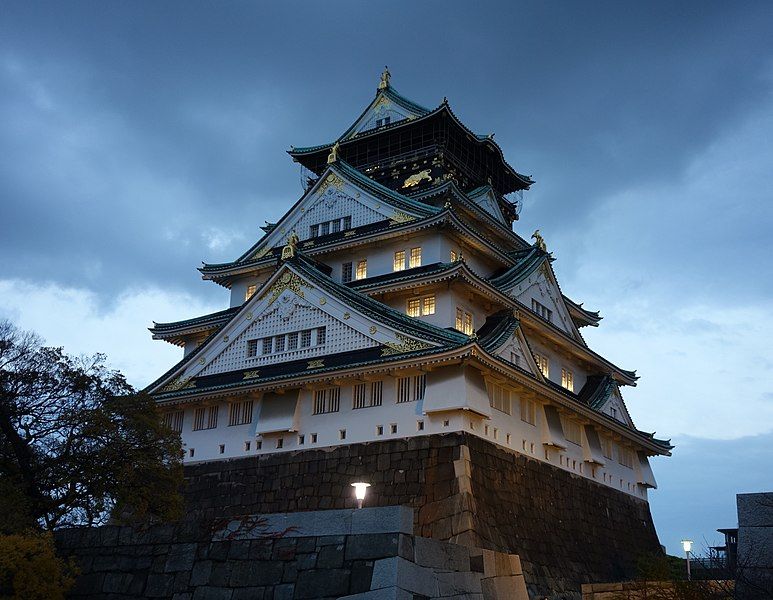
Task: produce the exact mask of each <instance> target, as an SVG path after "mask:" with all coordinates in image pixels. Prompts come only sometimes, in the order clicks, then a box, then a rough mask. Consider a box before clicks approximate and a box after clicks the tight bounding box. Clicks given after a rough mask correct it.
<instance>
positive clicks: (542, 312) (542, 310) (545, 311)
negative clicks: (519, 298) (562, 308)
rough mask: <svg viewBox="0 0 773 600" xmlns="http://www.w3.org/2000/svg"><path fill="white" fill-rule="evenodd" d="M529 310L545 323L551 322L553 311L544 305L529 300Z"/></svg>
mask: <svg viewBox="0 0 773 600" xmlns="http://www.w3.org/2000/svg"><path fill="white" fill-rule="evenodd" d="M531 309H532V310H533V311H534V312H535V313H537V314H538V315H539V316H540V317H542V318H543V319H545V320H546V321H552V320H553V311H552V310H550V309H549V308H548V307H547V306H545V305H544V304H540V303H539V302H537V301H536V300H535V299H534V298H532V299H531Z"/></svg>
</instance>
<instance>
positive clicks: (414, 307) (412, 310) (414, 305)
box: [407, 298, 421, 317]
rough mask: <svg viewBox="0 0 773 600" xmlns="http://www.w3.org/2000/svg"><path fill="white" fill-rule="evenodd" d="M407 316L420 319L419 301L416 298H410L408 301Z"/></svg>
mask: <svg viewBox="0 0 773 600" xmlns="http://www.w3.org/2000/svg"><path fill="white" fill-rule="evenodd" d="M407 312H408V316H409V317H420V316H421V300H419V299H418V298H411V299H410V300H408V311H407Z"/></svg>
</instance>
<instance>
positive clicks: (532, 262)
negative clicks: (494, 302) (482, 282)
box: [489, 246, 550, 292]
mask: <svg viewBox="0 0 773 600" xmlns="http://www.w3.org/2000/svg"><path fill="white" fill-rule="evenodd" d="M513 258H515V259H516V260H517V261H518V262H517V263H516V264H515V265H513V266H512V267H510V268H509V269H507V270H506V271H505V272H504V273H501V274H500V275H497V276H495V277H490V278H489V283H491V285H493V286H494V287H496V288H499V289H501V290H502V291H504V292H507V291H509V290H511V289H512V288H513V287H515V286H516V285H518V284H519V283H521V282H522V281H523V280H524V279H526V278H527V277H529V275H531V274H532V273H534V271H536V270H537V269H539V268H540V267H541V266H542V265H543V264H544V263H545V262H549V261H550V255H549V254H548V253H547V252H545V251H544V250H540V249H539V248H538V247H537V246H531V247H530V248H527V249H525V251H523V252H520V253H519V254H516V255H514V256H513Z"/></svg>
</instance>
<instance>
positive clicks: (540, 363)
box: [534, 353, 550, 377]
mask: <svg viewBox="0 0 773 600" xmlns="http://www.w3.org/2000/svg"><path fill="white" fill-rule="evenodd" d="M534 362H536V363H537V368H538V369H539V370H540V371H541V372H542V374H543V375H544V376H545V377H549V376H550V360H549V359H548V357H547V356H543V355H542V354H536V353H535V354H534Z"/></svg>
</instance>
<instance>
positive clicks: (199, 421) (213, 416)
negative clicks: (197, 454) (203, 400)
mask: <svg viewBox="0 0 773 600" xmlns="http://www.w3.org/2000/svg"><path fill="white" fill-rule="evenodd" d="M216 427H217V406H210V407H203V406H202V407H199V408H197V409H195V410H194V411H193V430H194V431H198V430H200V429H215V428H216Z"/></svg>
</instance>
